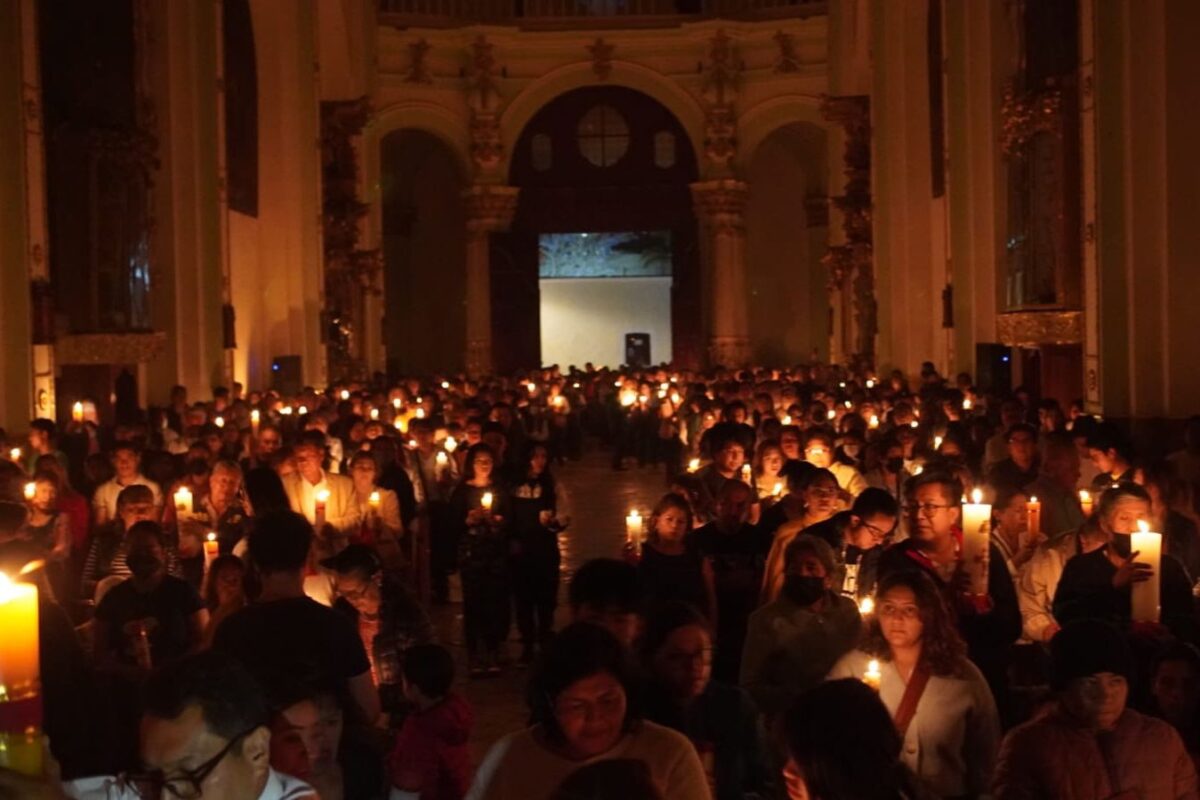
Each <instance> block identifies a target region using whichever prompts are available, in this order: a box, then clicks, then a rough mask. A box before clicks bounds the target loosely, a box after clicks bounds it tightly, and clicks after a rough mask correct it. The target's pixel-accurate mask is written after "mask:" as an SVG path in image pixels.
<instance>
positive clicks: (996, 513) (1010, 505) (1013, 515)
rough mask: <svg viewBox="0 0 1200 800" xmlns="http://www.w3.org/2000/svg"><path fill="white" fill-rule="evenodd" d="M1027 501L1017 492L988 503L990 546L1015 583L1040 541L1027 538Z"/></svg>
mask: <svg viewBox="0 0 1200 800" xmlns="http://www.w3.org/2000/svg"><path fill="white" fill-rule="evenodd" d="M1030 502H1031V498H1029V497H1028V496H1026V494H1025V493H1024V492H1022V491H1020V490H1014V489H1004V490H1001V491H999V492H997V494H996V499H995V502H993V503H992V520H991V522H992V537H991V540H992V544H994V545H996V548H997V549H998V550H999V551H1000V555H1001V556H1002V557H1003V558H1004V565H1005V566H1006V567H1007V568H1008V572H1009V574H1010V575H1011V576H1012V577H1013V579H1014V580H1016V577H1017V573H1018V572H1019V571H1020V569H1021V567H1023V566H1025V564H1026V563H1027V562H1028V561H1029V559H1031V558H1032V557H1033V554H1034V552H1036V550H1037V547H1038V545H1039V544H1041V542H1042V541H1044V540H1042V539H1039V538H1034V537H1033V536H1031V535H1030V530H1029V523H1030V519H1031V518H1032V516H1033V515H1032V514H1030V513H1029V503H1030Z"/></svg>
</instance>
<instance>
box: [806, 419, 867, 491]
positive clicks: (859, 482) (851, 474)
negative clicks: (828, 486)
mask: <svg viewBox="0 0 1200 800" xmlns="http://www.w3.org/2000/svg"><path fill="white" fill-rule="evenodd" d="M833 444H834V435H833V431H831V430H829V429H828V428H825V427H820V428H813V429H812V430H810V431H809V432H808V434H807V436H805V442H804V460H805V461H807V462H808V463H810V464H812V465H813V466H814V467H816V468H818V469H827V470H829V471H830V472H832V473H833V477H835V478H837V482H838V488H839V489H841V491H842V492H843V494H844V496H845V497H846V498H847V499H848V500H849V501H853V499H854V498H855V497H858V496H859V495H860V494H862V491H863V489H866V488H867V482H866V480H865V479H864V478H863V476H862V474H861V473H860V472H859V471H858V470H857V469H855V468H854V467H852V466H850V465H849V464H842V463H841V462H839V461H837V460H836V459H835V458H834V457H833V456H834V451H833Z"/></svg>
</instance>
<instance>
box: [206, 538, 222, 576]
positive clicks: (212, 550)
mask: <svg viewBox="0 0 1200 800" xmlns="http://www.w3.org/2000/svg"><path fill="white" fill-rule="evenodd" d="M220 552H221V545H220V544H219V543H218V542H217V534H216V533H215V532H214V531H209V532H208V536H206V537H205V539H204V571H205V572H208V570H209V568H210V567H212V562H213V561H215V560H216V558H217V556H218V555H219V554H220Z"/></svg>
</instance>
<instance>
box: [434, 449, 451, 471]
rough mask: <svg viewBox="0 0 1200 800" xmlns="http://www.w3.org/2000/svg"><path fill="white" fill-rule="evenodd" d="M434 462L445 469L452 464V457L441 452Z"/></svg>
mask: <svg viewBox="0 0 1200 800" xmlns="http://www.w3.org/2000/svg"><path fill="white" fill-rule="evenodd" d="M433 460H434V461H436V462H437V465H438V466H439V467H444V466H446V465H447V464H449V463H450V457H449V456H448V455H446V454H445V453H444V452H442V451H441V450H439V451H438V454H437V455H436V456H434V459H433Z"/></svg>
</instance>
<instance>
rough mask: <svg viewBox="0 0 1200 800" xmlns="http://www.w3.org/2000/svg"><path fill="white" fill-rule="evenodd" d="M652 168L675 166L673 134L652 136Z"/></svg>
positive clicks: (660, 132)
mask: <svg viewBox="0 0 1200 800" xmlns="http://www.w3.org/2000/svg"><path fill="white" fill-rule="evenodd" d="M654 166H656V167H658V168H659V169H670V168H671V167H673V166H675V134H673V133H671V132H670V131H659V132H658V133H656V134H654Z"/></svg>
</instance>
